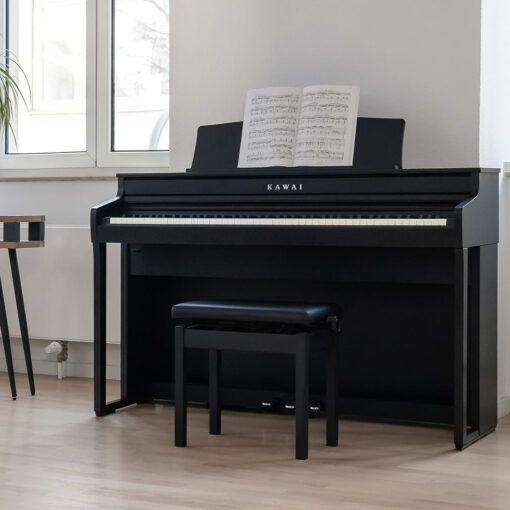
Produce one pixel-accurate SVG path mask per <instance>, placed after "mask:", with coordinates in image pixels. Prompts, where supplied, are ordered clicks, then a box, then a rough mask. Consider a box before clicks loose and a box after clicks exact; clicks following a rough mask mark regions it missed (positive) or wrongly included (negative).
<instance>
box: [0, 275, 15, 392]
mask: <svg viewBox="0 0 510 510" xmlns="http://www.w3.org/2000/svg"><path fill="white" fill-rule="evenodd" d="M0 330H1V332H2V340H3V344H4V351H5V362H6V364H7V372H8V374H9V383H10V384H11V394H12V399H13V400H16V398H17V395H16V381H15V379H14V366H13V364H12V351H11V339H10V337H9V325H8V323H7V313H6V311H5V300H4V291H3V289H2V280H1V279H0Z"/></svg>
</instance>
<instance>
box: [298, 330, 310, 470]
mask: <svg viewBox="0 0 510 510" xmlns="http://www.w3.org/2000/svg"><path fill="white" fill-rule="evenodd" d="M309 378H310V348H309V339H308V335H303V337H302V341H301V342H300V345H299V347H298V349H297V351H296V459H299V460H306V459H307V458H308V413H309V400H310V396H309V393H310V388H309Z"/></svg>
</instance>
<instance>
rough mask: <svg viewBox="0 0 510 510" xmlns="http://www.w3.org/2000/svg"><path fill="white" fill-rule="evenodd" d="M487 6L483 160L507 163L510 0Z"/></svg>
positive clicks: (502, 284) (504, 234)
mask: <svg viewBox="0 0 510 510" xmlns="http://www.w3.org/2000/svg"><path fill="white" fill-rule="evenodd" d="M482 7H483V10H482V13H483V15H482V99H481V125H480V164H481V165H483V166H490V167H498V168H502V166H503V163H504V162H509V161H510V94H509V89H510V31H509V29H508V27H509V26H510V2H509V1H508V0H483V2H482ZM500 183H501V186H500V245H499V268H498V269H499V300H498V301H499V303H498V307H499V320H498V331H499V338H498V340H499V367H498V370H499V374H498V379H499V381H498V382H499V395H500V399H501V402H502V403H503V405H504V406H506V411H507V412H510V404H509V402H510V400H509V397H510V314H508V312H507V310H509V307H510V270H509V268H508V260H509V257H510V221H509V220H508V214H509V213H510V178H509V177H505V176H503V175H502V176H501V179H500ZM503 405H502V407H503Z"/></svg>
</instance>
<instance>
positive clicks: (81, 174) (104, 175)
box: [0, 167, 170, 182]
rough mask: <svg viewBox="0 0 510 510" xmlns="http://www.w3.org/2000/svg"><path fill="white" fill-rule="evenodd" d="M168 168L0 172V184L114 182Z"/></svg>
mask: <svg viewBox="0 0 510 510" xmlns="http://www.w3.org/2000/svg"><path fill="white" fill-rule="evenodd" d="M169 172H170V170H169V169H168V168H162V167H156V168H148V167H143V168H122V167H119V168H71V169H69V168H58V169H57V168H55V169H26V170H19V169H12V170H6V169H2V170H0V182H58V181H116V180H117V177H116V176H117V174H121V173H122V174H130V173H169Z"/></svg>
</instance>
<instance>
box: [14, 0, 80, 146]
mask: <svg viewBox="0 0 510 510" xmlns="http://www.w3.org/2000/svg"><path fill="white" fill-rule="evenodd" d="M9 23H10V25H9V27H10V30H9V34H10V35H9V41H8V47H9V51H10V52H11V53H12V54H13V58H15V59H16V60H17V61H18V62H19V64H20V66H21V67H22V69H23V71H24V72H25V74H26V77H27V81H28V83H26V81H25V79H24V78H23V77H22V76H20V73H19V72H18V73H17V74H18V79H19V81H20V85H21V88H22V90H23V91H24V95H25V97H26V99H27V103H28V108H27V107H26V106H25V105H24V104H20V105H19V108H18V113H17V115H16V118H15V121H14V134H12V133H11V134H10V135H9V137H8V148H7V152H9V153H11V154H12V153H45V152H81V151H86V144H87V140H86V70H87V69H86V67H87V65H86V59H87V55H86V52H87V12H86V0H30V1H28V0H27V1H13V0H11V1H10V2H9ZM11 69H12V70H13V72H16V66H15V65H13V64H11Z"/></svg>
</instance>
